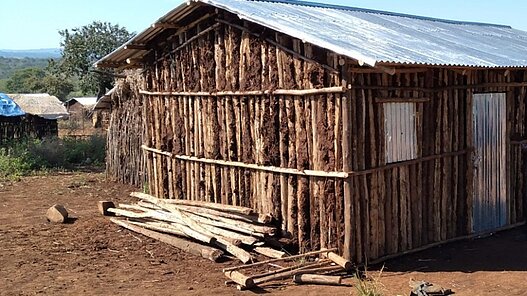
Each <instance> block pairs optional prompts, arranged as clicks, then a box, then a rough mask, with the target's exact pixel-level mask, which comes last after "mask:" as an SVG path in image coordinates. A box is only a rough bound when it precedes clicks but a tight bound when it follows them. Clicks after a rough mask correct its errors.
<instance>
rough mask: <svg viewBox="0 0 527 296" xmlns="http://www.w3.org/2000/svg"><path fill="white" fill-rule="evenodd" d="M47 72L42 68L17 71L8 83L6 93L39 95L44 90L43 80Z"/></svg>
mask: <svg viewBox="0 0 527 296" xmlns="http://www.w3.org/2000/svg"><path fill="white" fill-rule="evenodd" d="M45 76H46V72H45V71H44V70H43V69H40V68H26V69H21V70H17V71H16V72H15V73H13V75H12V76H11V77H10V78H9V79H8V80H7V82H6V91H7V92H10V93H38V92H42V90H43V89H44V84H43V82H42V79H43V78H44V77H45Z"/></svg>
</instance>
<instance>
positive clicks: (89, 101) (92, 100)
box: [64, 97, 97, 107]
mask: <svg viewBox="0 0 527 296" xmlns="http://www.w3.org/2000/svg"><path fill="white" fill-rule="evenodd" d="M73 101H77V102H79V104H81V105H83V106H85V107H93V106H94V105H95V104H96V103H97V97H81V98H71V99H69V100H67V101H66V102H64V104H71V103H73Z"/></svg>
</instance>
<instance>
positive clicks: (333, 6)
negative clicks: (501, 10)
mask: <svg viewBox="0 0 527 296" xmlns="http://www.w3.org/2000/svg"><path fill="white" fill-rule="evenodd" d="M246 1H252V2H276V3H283V4H291V5H299V6H310V7H319V8H328V9H338V10H348V11H358V12H365V13H372V14H384V15H388V16H398V17H406V18H413V19H419V20H425V21H434V22H443V23H448V24H454V25H473V26H485V27H497V28H507V29H512V27H511V26H508V25H500V24H492V23H484V22H470V21H456V20H449V19H442V18H435V17H428V16H419V15H413V14H406V13H398V12H390V11H385V10H376V9H368V8H359V7H353V6H345V5H337V4H326V3H319V2H312V1H299V0H246Z"/></svg>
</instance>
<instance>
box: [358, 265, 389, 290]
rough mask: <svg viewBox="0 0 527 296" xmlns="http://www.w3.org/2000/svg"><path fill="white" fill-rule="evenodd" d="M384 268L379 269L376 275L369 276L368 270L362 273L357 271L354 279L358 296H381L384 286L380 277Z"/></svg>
mask: <svg viewBox="0 0 527 296" xmlns="http://www.w3.org/2000/svg"><path fill="white" fill-rule="evenodd" d="M383 270H384V267H383V268H381V270H380V271H379V274H378V275H375V276H369V274H368V269H365V270H364V273H361V272H359V271H357V273H356V278H355V289H356V290H357V293H358V295H359V296H383V295H384V294H383V290H384V285H383V284H382V283H381V277H382V272H383Z"/></svg>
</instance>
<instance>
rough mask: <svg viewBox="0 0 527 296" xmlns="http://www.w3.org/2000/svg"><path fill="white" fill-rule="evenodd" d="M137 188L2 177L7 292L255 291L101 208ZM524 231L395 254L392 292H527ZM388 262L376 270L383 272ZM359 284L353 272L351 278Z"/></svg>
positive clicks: (1, 243) (77, 178)
mask: <svg viewBox="0 0 527 296" xmlns="http://www.w3.org/2000/svg"><path fill="white" fill-rule="evenodd" d="M134 190H136V189H135V188H132V187H128V186H124V185H119V184H115V183H109V182H106V181H105V178H104V175H103V174H97V173H64V174H55V175H53V176H37V177H28V178H24V179H22V180H21V181H20V182H14V183H0V295H36V294H39V295H58V294H60V295H101V294H104V295H214V294H216V295H251V294H255V292H239V291H237V290H236V289H235V288H233V287H227V286H225V285H224V281H225V278H224V276H223V275H222V273H221V269H222V268H224V267H227V266H233V265H237V264H238V263H237V262H233V261H227V262H225V263H212V262H209V261H207V260H204V259H201V258H197V257H194V256H192V255H189V254H186V253H183V252H180V251H178V250H177V249H174V248H172V247H170V246H167V245H165V244H163V243H159V242H157V241H155V240H151V239H148V238H145V237H143V236H141V235H138V234H134V233H132V232H129V231H127V230H123V229H121V228H119V227H118V226H116V225H113V224H111V223H110V222H109V221H108V219H107V218H105V217H102V216H101V215H100V214H99V213H98V212H97V204H96V203H97V201H99V200H113V201H115V202H129V201H131V199H130V198H129V197H128V193H129V192H131V191H134ZM55 203H61V204H63V205H64V206H65V207H66V208H67V209H68V211H69V212H70V215H71V216H73V218H74V219H72V221H71V222H70V223H69V224H63V225H57V224H51V223H49V222H47V221H46V219H45V212H46V210H47V209H48V208H49V207H50V206H52V205H53V204H55ZM523 232H524V230H522V229H520V230H513V231H509V232H504V233H500V234H496V235H494V236H492V237H489V238H485V239H480V240H474V241H467V242H461V243H456V244H451V245H448V246H444V247H441V248H435V249H432V250H429V251H425V252H421V253H419V254H415V255H412V256H407V257H404V258H402V259H397V260H393V261H390V262H387V263H386V265H385V269H384V272H383V274H382V278H381V282H382V285H383V286H384V292H385V295H408V294H409V287H408V281H409V279H411V278H413V279H416V280H427V281H430V282H433V283H436V284H440V285H443V286H444V287H447V288H451V289H453V290H454V291H455V292H456V295H527V281H526V280H525V279H527V240H526V239H525V235H524V234H523ZM380 268H381V267H374V268H371V270H370V274H372V275H375V274H378V270H379V269H380ZM348 283H353V280H351V279H350V280H348ZM256 293H264V294H265V293H270V294H277V295H302V296H304V295H332V296H334V295H355V288H352V287H316V286H294V285H291V284H288V285H285V286H283V285H282V286H277V285H274V286H272V285H271V286H267V287H264V289H262V290H261V291H257V292H256Z"/></svg>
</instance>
